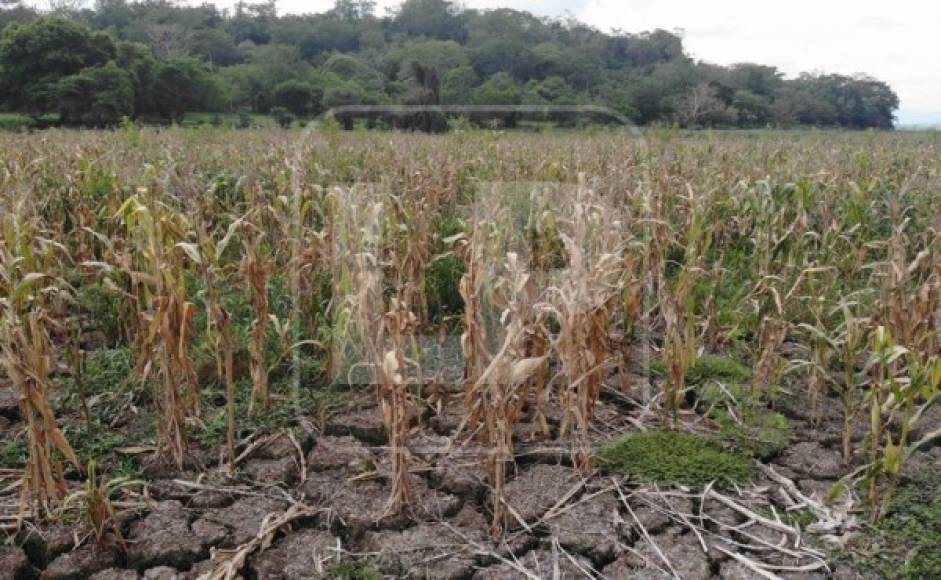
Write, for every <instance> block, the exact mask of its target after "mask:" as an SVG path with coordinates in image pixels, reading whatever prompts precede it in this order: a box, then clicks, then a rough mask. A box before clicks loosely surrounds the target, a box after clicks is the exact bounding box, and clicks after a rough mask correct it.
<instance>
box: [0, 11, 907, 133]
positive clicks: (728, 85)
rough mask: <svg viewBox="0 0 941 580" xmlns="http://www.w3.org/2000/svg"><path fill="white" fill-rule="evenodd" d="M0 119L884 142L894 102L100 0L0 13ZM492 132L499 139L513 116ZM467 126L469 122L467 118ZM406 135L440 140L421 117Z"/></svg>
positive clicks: (536, 50)
mask: <svg viewBox="0 0 941 580" xmlns="http://www.w3.org/2000/svg"><path fill="white" fill-rule="evenodd" d="M0 1H2V2H3V7H2V8H0V28H2V35H0V109H2V110H6V111H11V112H20V113H24V114H28V115H31V116H32V117H34V118H36V119H40V118H45V119H47V120H48V119H50V118H51V119H52V121H47V122H58V123H63V124H67V125H84V126H107V125H112V124H115V123H117V122H120V120H121V119H123V118H125V117H127V118H131V119H141V120H144V121H161V120H162V121H164V122H167V121H182V119H183V116H184V115H185V114H186V113H187V112H191V111H205V112H217V113H229V114H231V113H241V114H242V116H243V117H244V118H248V114H249V113H263V114H271V115H274V116H275V117H277V118H278V120H279V122H281V123H282V124H284V125H289V124H290V123H291V121H292V120H294V119H305V118H311V117H314V116H316V115H319V114H321V113H322V112H324V111H326V110H329V109H331V108H335V107H338V106H343V105H536V106H546V105H549V106H572V105H597V106H603V107H607V108H610V109H613V110H614V111H617V112H618V113H619V114H620V115H623V116H625V117H627V118H629V119H630V120H631V121H632V122H635V123H638V124H643V125H648V124H654V123H664V124H676V125H679V126H684V127H769V126H771V127H790V126H795V125H806V126H819V127H847V128H857V129H859V128H872V127H875V128H891V127H892V125H893V120H894V111H895V110H896V109H897V108H898V104H899V101H898V97H897V96H896V94H895V93H894V92H893V91H892V89H891V88H890V87H889V86H888V85H886V84H885V83H883V82H881V81H878V80H876V79H873V78H871V77H869V76H866V75H862V74H860V75H855V76H852V77H850V76H843V75H836V74H823V73H816V72H815V73H804V74H801V75H799V76H798V77H796V78H785V76H784V75H783V74H782V73H781V72H780V71H779V70H777V69H776V68H775V67H772V66H764V65H761V64H751V63H742V64H737V65H733V66H729V67H725V66H718V65H715V64H710V63H707V62H702V61H696V60H694V59H692V58H690V57H689V56H688V55H687V53H686V52H685V51H684V47H683V42H682V38H681V36H680V35H678V34H675V33H672V32H668V31H665V30H655V31H652V32H642V33H626V32H621V31H613V32H610V33H604V32H601V31H599V30H597V29H595V28H592V27H589V26H586V25H584V24H582V23H580V22H578V21H576V20H574V19H570V18H569V19H553V18H540V17H536V16H534V15H532V14H530V13H528V12H523V11H518V10H510V9H497V10H472V9H464V8H461V7H459V5H458V4H456V3H452V2H449V1H447V0H406V1H405V2H404V3H403V4H402V5H401V6H400V7H399V8H397V9H396V10H394V11H391V12H389V13H388V14H386V15H384V16H382V15H377V14H376V10H375V3H374V2H372V1H370V0H337V1H336V4H335V5H334V7H333V8H332V9H331V10H329V11H327V12H324V13H321V14H304V15H294V14H289V15H282V16H279V15H278V13H277V11H276V5H275V2H274V1H273V0H271V1H268V2H263V3H257V4H247V3H239V4H238V5H237V6H236V7H235V8H234V9H232V10H221V9H219V8H218V7H216V6H214V5H212V4H208V3H207V4H202V5H200V6H183V5H177V4H175V3H173V2H168V1H166V0H145V1H143V2H128V1H127V0H98V1H97V2H96V4H95V6H94V8H76V7H70V6H69V5H65V6H60V7H58V8H56V9H55V10H52V11H47V12H37V11H36V10H35V9H33V8H30V7H28V6H25V5H22V4H19V3H16V2H11V1H10V0H0ZM495 117H496V118H493V119H485V120H487V121H488V122H502V123H504V124H512V123H513V122H515V120H516V119H515V118H514V117H513V116H512V115H500V116H496V115H495ZM472 120H474V121H481V119H479V118H475V119H472ZM408 124H409V126H412V127H418V128H422V129H425V130H436V129H440V128H443V126H445V125H443V124H442V123H439V122H435V121H434V119H429V118H428V115H419V118H417V119H415V118H412V119H411V120H410V121H409V123H408Z"/></svg>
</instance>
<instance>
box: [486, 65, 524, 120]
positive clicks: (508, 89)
mask: <svg viewBox="0 0 941 580" xmlns="http://www.w3.org/2000/svg"><path fill="white" fill-rule="evenodd" d="M474 102H475V103H476V104H478V105H491V106H505V107H506V109H507V110H506V112H505V113H500V114H495V115H490V117H491V118H495V119H500V120H501V121H502V123H503V125H504V126H506V127H513V126H515V125H516V120H517V117H518V115H517V114H516V112H515V111H513V110H512V108H513V106H514V105H519V104H520V103H521V102H522V95H521V91H520V88H519V86H518V85H517V84H516V81H514V80H513V77H511V76H510V75H509V74H507V73H505V72H500V73H497V74H495V75H493V76H492V77H490V78H489V79H487V81H486V82H485V83H484V84H482V85H480V86H479V87H477V90H475V91H474Z"/></svg>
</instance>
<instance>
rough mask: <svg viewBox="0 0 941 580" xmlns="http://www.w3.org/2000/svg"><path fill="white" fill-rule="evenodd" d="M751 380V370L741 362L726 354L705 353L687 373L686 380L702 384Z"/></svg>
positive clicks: (693, 383) (734, 382) (689, 382)
mask: <svg viewBox="0 0 941 580" xmlns="http://www.w3.org/2000/svg"><path fill="white" fill-rule="evenodd" d="M750 380H751V371H750V370H748V369H747V368H746V367H745V366H743V365H742V364H741V363H739V362H736V361H734V360H732V359H730V358H726V357H724V356H715V355H709V354H704V355H702V356H701V357H699V358H698V359H696V363H695V364H694V365H693V366H692V368H691V369H689V372H687V373H686V382H687V383H688V384H690V385H701V384H703V383H706V382H709V381H721V382H723V383H733V384H737V383H746V382H748V381H750Z"/></svg>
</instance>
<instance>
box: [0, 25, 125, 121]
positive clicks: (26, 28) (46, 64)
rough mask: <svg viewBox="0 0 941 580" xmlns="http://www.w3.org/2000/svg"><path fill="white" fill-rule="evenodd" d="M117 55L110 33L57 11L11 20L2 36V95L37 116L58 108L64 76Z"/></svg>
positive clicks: (0, 37)
mask: <svg viewBox="0 0 941 580" xmlns="http://www.w3.org/2000/svg"><path fill="white" fill-rule="evenodd" d="M114 55H115V47H114V42H113V41H112V39H111V37H110V36H108V35H107V34H105V33H103V32H92V31H91V30H89V29H88V28H87V27H85V26H82V25H80V24H76V23H75V22H72V21H70V20H66V19H65V18H62V17H59V16H51V17H46V18H40V19H38V20H36V21H34V22H30V23H28V24H11V25H10V26H8V27H7V28H5V29H4V30H3V34H2V36H0V91H2V94H0V97H2V98H3V101H4V102H5V103H6V105H7V106H8V107H9V108H11V109H14V110H20V111H24V112H28V113H30V114H33V115H37V116H38V115H42V114H44V113H47V112H50V111H54V110H55V109H56V93H57V91H56V87H57V85H58V82H59V81H60V80H61V79H63V78H65V77H67V76H70V75H74V74H76V73H78V72H79V71H81V70H82V69H84V68H89V67H95V66H101V65H104V64H105V63H107V62H108V61H109V60H111V59H112V58H114Z"/></svg>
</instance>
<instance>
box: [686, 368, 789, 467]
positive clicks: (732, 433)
mask: <svg viewBox="0 0 941 580" xmlns="http://www.w3.org/2000/svg"><path fill="white" fill-rule="evenodd" d="M697 395H698V400H697V407H698V408H699V409H700V412H702V413H704V414H706V415H707V416H708V417H709V418H710V419H712V420H713V421H715V422H716V423H718V424H719V427H720V431H719V436H720V437H721V438H722V439H723V440H725V441H728V442H729V443H731V444H732V445H734V446H735V447H736V448H738V449H742V450H744V451H747V452H748V453H750V454H752V455H754V456H755V457H757V458H759V459H762V460H764V461H767V460H769V459H771V458H772V457H774V456H775V455H777V454H778V453H780V452H781V451H783V450H784V449H785V448H786V447H787V446H788V444H789V443H790V441H791V424H790V422H789V421H788V420H787V418H786V417H785V416H784V415H781V414H780V413H775V412H774V411H771V410H770V409H769V408H768V406H767V405H766V404H765V403H764V402H763V401H762V400H761V399H760V398H759V397H757V396H755V395H754V394H753V393H752V392H751V388H750V387H749V385H748V384H745V383H729V384H728V385H727V386H724V387H720V386H719V385H718V384H716V383H707V384H705V385H703V386H702V387H700V388H699V389H698V390H697ZM729 409H733V410H734V413H735V418H733V416H732V414H731V413H730V412H729Z"/></svg>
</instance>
